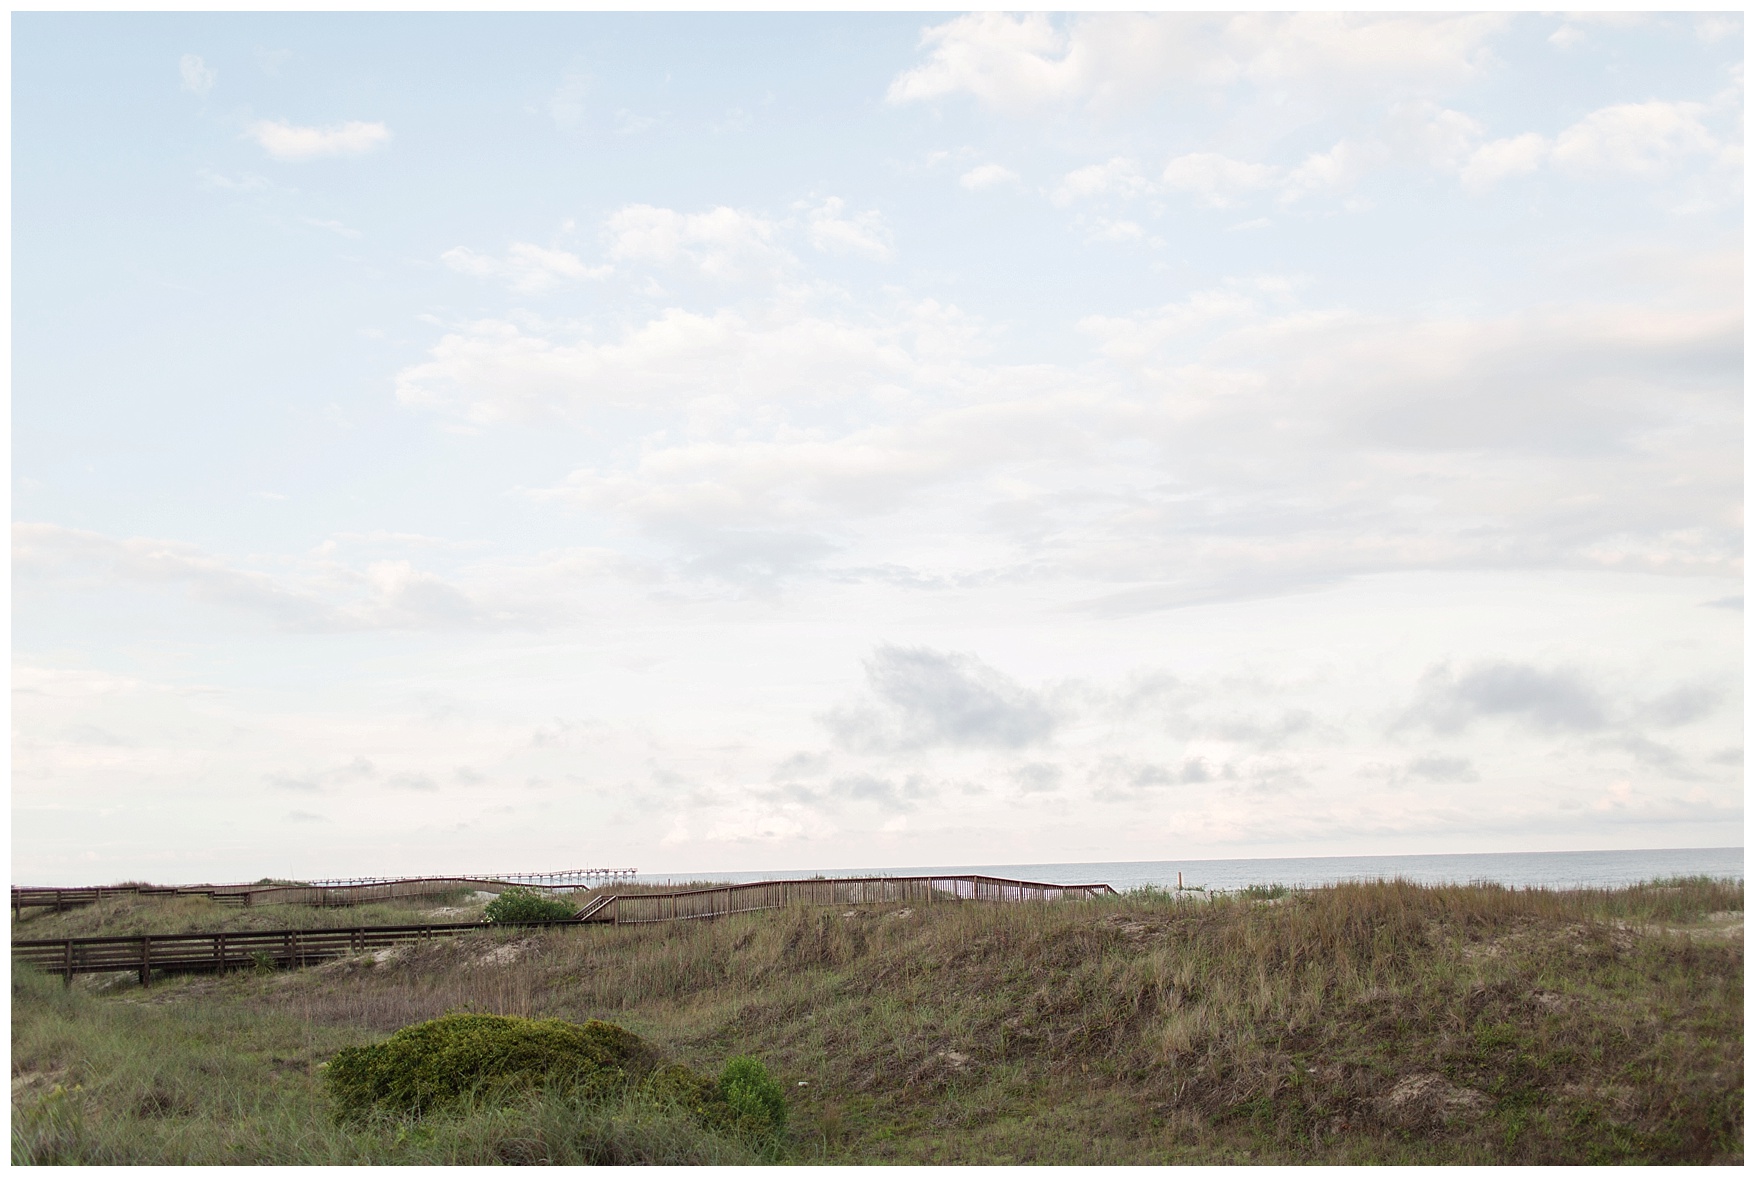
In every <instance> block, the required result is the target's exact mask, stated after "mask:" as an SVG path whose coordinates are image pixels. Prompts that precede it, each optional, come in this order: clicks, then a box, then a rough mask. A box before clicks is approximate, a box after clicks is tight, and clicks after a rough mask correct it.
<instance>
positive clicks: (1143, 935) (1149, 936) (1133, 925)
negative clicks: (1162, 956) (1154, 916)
mask: <svg viewBox="0 0 1755 1177" xmlns="http://www.w3.org/2000/svg"><path fill="white" fill-rule="evenodd" d="M1098 922H1099V923H1100V924H1101V925H1103V926H1104V927H1107V928H1111V929H1113V930H1114V931H1117V932H1119V933H1121V935H1122V936H1123V937H1124V938H1125V939H1128V940H1131V941H1133V942H1134V943H1136V944H1138V943H1142V942H1144V941H1146V940H1156V939H1160V938H1162V937H1163V936H1164V935H1166V934H1167V933H1166V929H1165V926H1164V925H1163V924H1161V923H1153V922H1150V921H1147V920H1140V919H1131V918H1129V917H1128V916H1125V915H1108V916H1104V917H1103V918H1102V919H1101V920H1099V921H1098Z"/></svg>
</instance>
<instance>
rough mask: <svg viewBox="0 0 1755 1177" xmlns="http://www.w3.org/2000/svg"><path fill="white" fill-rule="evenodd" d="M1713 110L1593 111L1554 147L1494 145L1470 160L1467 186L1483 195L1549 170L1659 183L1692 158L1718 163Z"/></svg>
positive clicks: (1680, 106)
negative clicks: (1709, 120)
mask: <svg viewBox="0 0 1755 1177" xmlns="http://www.w3.org/2000/svg"><path fill="white" fill-rule="evenodd" d="M1708 109H1709V108H1708V107H1707V106H1705V105H1704V104H1702V103H1698V102H1656V101H1654V102H1642V103H1622V104H1619V105H1616V106H1606V107H1603V108H1602V109H1600V110H1595V111H1592V112H1591V113H1590V114H1587V115H1586V116H1584V118H1582V119H1580V120H1578V121H1577V122H1576V123H1573V124H1572V125H1571V126H1569V127H1567V128H1566V129H1565V130H1563V131H1561V132H1560V133H1559V134H1558V135H1557V136H1555V137H1554V139H1553V140H1552V141H1550V140H1549V139H1548V138H1546V137H1545V136H1543V135H1539V134H1536V133H1534V132H1529V133H1525V134H1522V135H1517V136H1514V137H1510V138H1505V139H1495V140H1493V141H1492V142H1490V143H1486V144H1483V145H1482V146H1481V147H1479V148H1477V149H1476V150H1475V151H1474V152H1473V153H1472V154H1471V155H1470V156H1469V158H1468V161H1467V163H1466V164H1465V165H1464V166H1463V167H1462V169H1461V174H1462V179H1463V183H1464V184H1465V185H1467V186H1468V187H1470V188H1472V189H1474V190H1476V191H1480V190H1483V189H1486V188H1489V187H1491V186H1492V185H1493V184H1495V183H1497V182H1498V181H1499V180H1501V179H1504V178H1506V177H1509V176H1518V175H1527V174H1528V173H1531V172H1534V171H1536V170H1537V169H1539V168H1541V167H1542V166H1544V165H1548V164H1552V165H1554V166H1557V167H1560V168H1564V169H1566V170H1568V171H1572V172H1577V173H1583V174H1592V173H1595V174H1603V173H1610V174H1620V175H1627V176H1635V177H1641V178H1647V179H1655V178H1659V177H1662V176H1665V175H1667V174H1669V173H1670V172H1672V171H1674V170H1675V168H1676V166H1677V165H1678V164H1679V163H1681V162H1682V161H1683V160H1685V159H1687V158H1689V157H1690V156H1708V157H1711V158H1713V159H1715V160H1716V159H1717V158H1719V157H1720V156H1721V154H1722V153H1723V152H1724V149H1725V145H1724V144H1723V143H1721V142H1720V140H1719V139H1718V137H1717V136H1716V135H1714V134H1713V132H1712V130H1711V129H1710V128H1709V127H1708V126H1707V125H1706V123H1705V121H1704V117H1705V115H1706V114H1707V112H1708Z"/></svg>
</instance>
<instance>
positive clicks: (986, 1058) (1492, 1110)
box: [13, 880, 1743, 1164]
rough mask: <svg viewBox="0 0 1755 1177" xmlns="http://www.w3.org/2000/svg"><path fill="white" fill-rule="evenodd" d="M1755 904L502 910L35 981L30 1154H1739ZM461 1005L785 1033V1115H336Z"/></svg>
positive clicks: (686, 1028)
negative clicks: (562, 925)
mask: <svg viewBox="0 0 1755 1177" xmlns="http://www.w3.org/2000/svg"><path fill="white" fill-rule="evenodd" d="M1742 907H1743V889H1742V887H1741V885H1729V884H1723V883H1713V882H1709V881H1705V880H1671V881H1667V882H1666V883H1663V884H1655V885H1651V886H1646V887H1638V888H1630V889H1626V890H1621V891H1595V892H1544V891H1510V890H1506V889H1503V888H1497V887H1482V886H1475V887H1418V886H1413V885H1409V884H1400V883H1391V884H1372V885H1346V886H1338V887H1332V888H1322V889H1316V890H1309V891H1293V892H1290V893H1287V894H1284V895H1281V896H1278V897H1276V901H1274V902H1261V901H1259V900H1258V899H1256V898H1253V897H1249V896H1234V897H1225V896H1220V897H1216V898H1211V899H1209V898H1206V897H1199V898H1190V897H1187V896H1184V897H1181V898H1178V897H1176V896H1175V895H1174V894H1173V893H1170V894H1165V893H1157V894H1144V895H1142V894H1136V895H1130V896H1122V897H1120V898H1117V899H1114V900H1101V901H1091V902H1077V903H1066V904H1052V905H1034V904H1032V905H993V904H974V903H954V902H946V903H934V904H928V905H922V906H918V907H915V908H913V909H911V910H910V909H903V908H862V909H839V908H830V909H823V908H806V909H795V910H790V911H784V912H772V913H761V914H753V915H749V916H741V917H734V918H729V919H724V920H718V921H698V922H689V923H684V924H669V925H649V926H642V927H634V928H619V929H618V928H613V927H579V928H573V929H566V930H552V931H512V930H507V931H494V932H483V933H480V934H471V935H469V936H467V937H462V938H459V939H457V940H452V941H438V942H433V943H431V944H428V945H422V946H418V947H414V948H411V949H410V950H408V951H407V952H406V954H405V955H403V956H401V957H399V958H397V959H393V960H390V961H386V962H384V963H381V964H372V965H370V966H369V967H368V966H367V965H366V964H365V962H363V961H361V962H338V963H335V964H331V965H325V966H321V967H319V968H314V969H308V970H304V971H301V972H281V973H270V974H265V975H258V974H248V973H246V974H234V975H231V976H227V977H224V978H214V977H185V978H172V979H169V980H167V981H165V982H162V983H159V984H155V985H154V986H153V987H152V988H151V989H149V990H142V989H140V988H139V987H138V986H137V985H135V984H134V983H132V982H131V981H126V980H123V981H121V982H120V983H118V984H116V985H115V986H113V987H111V988H108V989H105V988H103V987H102V983H101V982H98V981H96V980H95V979H94V980H87V981H83V982H81V983H79V984H77V985H76V986H75V987H74V988H73V989H72V990H71V991H64V990H63V989H62V988H61V986H60V982H59V981H58V980H53V979H49V978H43V977H40V976H34V975H31V974H29V973H27V972H24V971H20V972H19V973H17V974H15V981H14V998H13V1071H14V1076H15V1084H14V1091H15V1094H14V1118H13V1124H14V1141H13V1151H14V1159H15V1160H19V1161H27V1162H28V1161H48V1160H68V1161H83V1162H87V1163H104V1162H111V1163H204V1162H213V1163H217V1162H226V1161H240V1162H258V1161H259V1162H267V1161H274V1162H282V1163H301V1162H334V1163H346V1162H354V1161H374V1162H376V1161H384V1162H391V1161H407V1162H432V1163H467V1162H484V1163H485V1162H503V1161H508V1160H551V1161H564V1162H567V1163H574V1162H577V1161H579V1160H581V1159H593V1160H658V1161H673V1162H679V1163H680V1162H687V1161H718V1162H720V1163H735V1162H738V1161H753V1160H760V1159H767V1160H776V1159H778V1160H790V1161H802V1162H814V1161H827V1162H831V1163H833V1162H901V1163H951V1162H954V1163H971V1162H980V1163H1008V1162H1060V1163H1139V1162H1155V1163H1176V1162H1191V1163H1198V1162H1212V1163H1223V1162H1252V1163H1282V1162H1316V1163H1482V1164H1504V1163H1594V1162H1602V1161H1617V1162H1653V1161H1656V1162H1681V1163H1703V1162H1710V1161H1720V1162H1722V1161H1734V1160H1740V1158H1741V1155H1742V1131H1743V1088H1742V1067H1743V1047H1742V1035H1743V1017H1742V1009H1743V1002H1742V937H1741V912H1742ZM354 910H355V913H356V914H357V913H359V912H360V911H363V910H364V909H354ZM848 911H854V912H855V913H854V914H852V915H848V914H847V912H848ZM451 1012H481V1013H497V1014H512V1015H517V1016H523V1017H544V1018H546V1017H558V1018H562V1019H565V1020H567V1021H570V1022H576V1023H579V1022H584V1021H586V1020H588V1019H592V1018H598V1019H602V1020H605V1021H610V1022H614V1023H617V1024H619V1025H621V1026H624V1027H626V1028H627V1029H629V1030H631V1031H633V1032H635V1033H637V1034H639V1035H640V1036H641V1037H642V1038H644V1039H646V1040H648V1041H650V1042H651V1043H653V1044H654V1045H655V1046H656V1047H657V1049H658V1050H660V1051H661V1052H662V1053H663V1054H664V1055H665V1056H667V1057H668V1058H669V1059H671V1060H673V1061H675V1062H678V1063H681V1064H684V1065H686V1066H687V1067H690V1068H693V1069H694V1070H695V1071H698V1072H702V1073H706V1074H717V1073H719V1071H720V1070H721V1068H723V1067H724V1066H725V1064H726V1062H727V1060H730V1059H732V1058H734V1057H735V1056H739V1055H753V1056H755V1057H757V1058H759V1059H761V1060H763V1062H764V1063H765V1065H766V1070H767V1071H768V1072H770V1073H771V1075H772V1077H773V1079H774V1081H775V1082H776V1083H777V1090H779V1091H782V1092H783V1093H784V1105H785V1109H786V1121H785V1127H784V1129H783V1130H782V1131H781V1132H780V1133H779V1134H778V1135H777V1136H775V1137H773V1138H772V1139H771V1140H768V1141H765V1142H764V1141H758V1140H754V1139H752V1138H751V1137H749V1136H748V1135H740V1134H739V1133H736V1132H725V1131H720V1130H717V1129H715V1128H713V1127H711V1126H709V1125H705V1124H703V1122H702V1121H701V1119H700V1118H699V1117H698V1116H691V1115H689V1114H685V1113H686V1108H681V1106H680V1102H681V1101H682V1100H683V1093H676V1092H673V1093H671V1095H669V1096H664V1095H662V1094H659V1093H656V1092H655V1091H653V1090H651V1089H648V1088H640V1089H636V1090H630V1091H629V1092H628V1093H626V1094H624V1095H622V1096H619V1097H617V1098H615V1099H612V1100H609V1101H599V1102H591V1101H583V1100H578V1099H569V1098H568V1097H567V1096H566V1095H565V1094H564V1093H556V1092H547V1093H532V1094H530V1095H528V1096H526V1097H522V1098H521V1099H519V1100H514V1101H512V1102H510V1103H503V1104H497V1105H492V1106H489V1105H471V1104H466V1105H465V1106H461V1107H459V1108H458V1109H455V1110H453V1111H452V1112H449V1113H446V1114H444V1115H440V1116H430V1117H423V1118H421V1119H420V1120H418V1121H415V1120H397V1119H395V1118H393V1117H380V1118H378V1119H374V1120H369V1121H367V1122H364V1123H361V1124H358V1125H354V1126H344V1125H342V1124H339V1123H338V1122H337V1121H336V1120H335V1118H334V1115H333V1111H334V1109H333V1107H332V1105H331V1104H330V1102H329V1100H328V1098H327V1096H326V1095H325V1094H324V1091H323V1086H322V1083H321V1081H320V1079H319V1077H318V1076H319V1072H318V1070H317V1068H318V1066H319V1065H320V1064H321V1063H323V1062H324V1061H326V1060H328V1059H329V1058H331V1057H333V1056H334V1054H335V1053H336V1052H337V1051H338V1050H340V1049H342V1048H344V1047H349V1046H360V1045H366V1044H369V1043H373V1042H378V1041H382V1040H383V1039H384V1038H385V1037H386V1036H387V1035H389V1034H390V1033H392V1032H394V1031H396V1030H398V1029H400V1028H402V1027H404V1026H408V1025H411V1024H414V1023H417V1022H422V1021H425V1020H427V1019H430V1018H435V1017H439V1016H441V1015H444V1014H446V1013H451ZM19 1076H23V1077H24V1082H23V1083H22V1084H21V1083H19V1082H18V1077H19ZM57 1087H59V1088H60V1091H59V1093H58V1094H57V1093H56V1088H57Z"/></svg>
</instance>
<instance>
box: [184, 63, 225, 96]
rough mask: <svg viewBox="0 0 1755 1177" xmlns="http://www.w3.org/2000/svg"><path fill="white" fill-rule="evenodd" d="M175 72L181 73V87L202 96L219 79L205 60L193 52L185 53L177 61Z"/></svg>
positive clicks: (205, 94)
mask: <svg viewBox="0 0 1755 1177" xmlns="http://www.w3.org/2000/svg"><path fill="white" fill-rule="evenodd" d="M177 72H178V73H179V74H181V75H182V78H183V89H185V90H187V91H189V92H190V93H191V94H199V95H201V96H202V97H203V98H205V97H206V96H207V92H208V91H209V90H212V89H213V84H214V83H215V82H217V81H218V80H219V74H218V73H216V72H215V71H214V70H213V69H212V68H211V67H209V66H208V64H207V63H206V62H205V61H202V60H201V58H200V57H198V56H196V55H195V54H193V53H185V54H183V56H182V57H181V58H180V59H179V60H178V62H177Z"/></svg>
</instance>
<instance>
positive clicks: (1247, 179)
mask: <svg viewBox="0 0 1755 1177" xmlns="http://www.w3.org/2000/svg"><path fill="white" fill-rule="evenodd" d="M1279 174H1280V170H1279V169H1278V168H1274V167H1269V166H1268V165H1266V164H1258V163H1243V162H1241V161H1240V160H1235V159H1228V158H1226V157H1225V156H1223V155H1216V154H1213V153H1210V152H1203V153H1196V154H1192V155H1181V156H1177V157H1176V158H1175V159H1173V160H1171V161H1170V162H1169V163H1167V164H1165V165H1164V187H1166V188H1168V189H1170V190H1171V191H1173V192H1190V193H1193V194H1194V195H1195V196H1197V197H1199V198H1200V200H1201V203H1203V204H1206V205H1209V206H1211V207H1213V208H1225V207H1227V206H1229V205H1231V204H1234V203H1236V200H1237V197H1238V196H1239V195H1240V194H1242V193H1246V192H1254V191H1258V190H1260V189H1262V188H1268V187H1271V186H1273V185H1274V184H1275V183H1276V182H1277V181H1278V179H1279Z"/></svg>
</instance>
